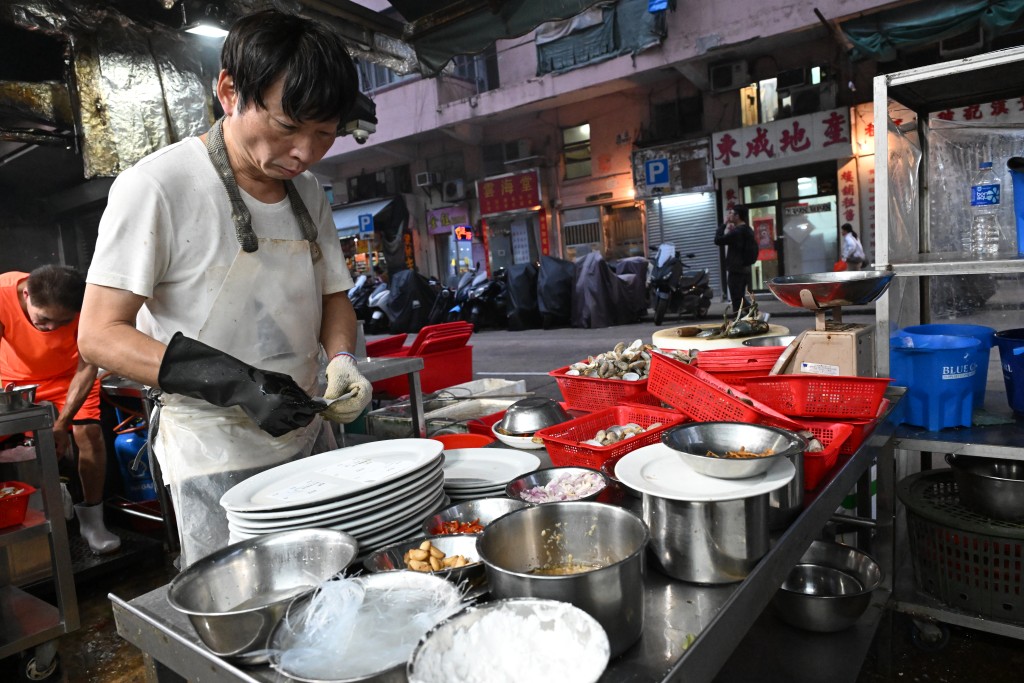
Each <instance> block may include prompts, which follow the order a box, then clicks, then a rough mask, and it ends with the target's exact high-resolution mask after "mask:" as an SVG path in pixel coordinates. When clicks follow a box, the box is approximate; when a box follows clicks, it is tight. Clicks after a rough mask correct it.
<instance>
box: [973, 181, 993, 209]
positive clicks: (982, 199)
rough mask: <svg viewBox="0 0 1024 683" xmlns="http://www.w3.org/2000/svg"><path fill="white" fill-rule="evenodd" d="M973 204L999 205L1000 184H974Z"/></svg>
mask: <svg viewBox="0 0 1024 683" xmlns="http://www.w3.org/2000/svg"><path fill="white" fill-rule="evenodd" d="M971 206H999V185H972V186H971Z"/></svg>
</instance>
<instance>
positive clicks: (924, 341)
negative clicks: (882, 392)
mask: <svg viewBox="0 0 1024 683" xmlns="http://www.w3.org/2000/svg"><path fill="white" fill-rule="evenodd" d="M889 342H890V347H889V369H890V373H889V374H890V375H892V381H893V384H898V385H902V386H905V387H907V393H906V395H905V396H904V397H903V399H902V400H901V401H900V405H901V406H902V407H903V410H902V421H903V422H906V423H907V424H912V425H918V426H921V427H925V428H926V429H928V430H930V431H938V430H940V429H945V428H946V427H970V426H971V408H972V402H973V393H974V392H973V390H974V378H975V375H977V373H978V372H982V371H984V372H986V373H987V366H986V368H985V370H982V369H980V368H979V367H978V365H977V349H978V346H979V345H980V344H981V342H980V341H978V340H977V339H974V338H972V337H953V336H949V335H930V334H929V335H919V334H910V333H907V332H906V331H904V330H899V331H897V332H896V334H894V335H893V336H892V337H891V338H890V340H889Z"/></svg>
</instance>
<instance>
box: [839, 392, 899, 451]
mask: <svg viewBox="0 0 1024 683" xmlns="http://www.w3.org/2000/svg"><path fill="white" fill-rule="evenodd" d="M888 409H889V399H887V398H883V399H882V403H881V404H880V405H879V406H878V415H877V416H876V417H875V418H873V419H871V420H847V421H846V424H848V425H850V426H851V427H853V431H852V432H851V433H850V436H849V437H847V439H846V441H844V442H843V445H842V446H841V447H840V448H839V454H840V455H853V454H854V453H856V452H857V449H858V448H860V445H861V444H862V443H864V439H866V438H868V437H869V436H871V432H873V431H875V427H877V426H878V421H879V420H880V419H882V418H881V416H882V415H884V414H885V411H886V410H888Z"/></svg>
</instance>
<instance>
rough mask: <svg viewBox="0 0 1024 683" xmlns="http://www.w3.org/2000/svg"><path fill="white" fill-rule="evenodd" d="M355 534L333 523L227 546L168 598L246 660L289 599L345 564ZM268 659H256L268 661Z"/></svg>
mask: <svg viewBox="0 0 1024 683" xmlns="http://www.w3.org/2000/svg"><path fill="white" fill-rule="evenodd" d="M358 552H359V543H358V541H356V539H355V538H353V537H352V536H350V535H349V534H346V533H344V532H342V531H335V530H333V529H299V530H296V531H282V532H279V533H275V534H266V535H263V536H258V537H256V538H252V539H248V540H245V541H240V542H238V543H234V544H232V545H229V546H228V547H226V548H222V549H221V550H218V551H216V552H214V553H212V554H210V555H207V556H206V557H204V558H202V559H201V560H199V561H198V562H196V563H194V564H193V565H191V566H190V567H188V568H187V569H186V570H185V571H183V572H182V573H180V574H178V575H177V576H176V577H174V579H172V580H171V583H170V585H169V586H168V589H167V601H168V602H169V603H170V604H171V606H172V607H174V608H175V609H176V610H178V611H179V612H182V613H184V614H186V615H187V616H188V618H189V621H191V622H192V626H193V628H195V630H196V633H198V634H199V638H200V639H201V640H202V641H203V643H204V644H205V645H206V647H208V648H209V649H210V651H211V652H213V653H214V654H216V655H218V656H221V657H232V658H236V659H240V660H244V656H245V655H246V653H249V652H252V651H253V650H262V649H263V648H265V647H266V646H267V640H268V638H269V637H270V634H271V632H272V631H273V630H274V627H275V626H276V625H277V622H278V621H280V619H281V617H283V616H284V613H285V611H286V610H287V609H288V605H289V604H291V602H292V601H293V600H294V599H295V598H298V597H300V596H303V595H307V594H309V593H311V592H312V591H313V590H314V589H315V588H316V587H317V586H318V585H319V584H320V583H322V582H323V581H326V580H327V579H330V578H331V577H333V576H336V575H337V574H340V573H341V572H343V571H345V569H346V568H347V567H348V566H349V565H350V564H351V563H352V560H354V559H355V557H356V554H357V553H358ZM264 659H265V657H263V658H260V657H257V658H256V659H253V660H251V662H252V663H257V662H260V661H264Z"/></svg>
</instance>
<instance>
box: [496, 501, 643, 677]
mask: <svg viewBox="0 0 1024 683" xmlns="http://www.w3.org/2000/svg"><path fill="white" fill-rule="evenodd" d="M649 540H650V534H649V533H648V531H647V525H646V524H644V523H643V521H641V520H640V518H639V517H637V516H636V515H634V514H633V513H631V512H629V511H627V510H625V509H623V508H620V507H615V506H614V505H603V504H601V503H577V502H570V503H550V504H547V505H535V506H533V507H529V508H524V509H522V510H517V511H516V512H513V513H511V514H508V515H505V516H504V517H501V518H500V519H496V520H494V522H492V523H491V524H490V525H488V526H487V528H485V529H484V531H483V533H482V534H480V536H479V537H478V538H477V550H478V551H479V552H480V559H481V560H483V562H484V566H485V567H486V568H487V582H488V584H489V585H490V587H491V594H492V595H493V596H494V597H496V598H547V599H550V600H561V601H562V602H569V603H572V604H573V605H576V606H577V607H579V608H580V609H582V610H583V611H585V612H587V613H588V614H590V615H591V616H592V617H594V618H595V619H597V621H598V622H599V623H600V624H601V626H603V627H604V630H605V631H606V632H607V633H608V641H609V643H610V645H611V656H612V657H616V656H618V655H620V654H622V652H624V651H625V650H626V649H627V648H628V647H629V646H630V645H632V644H633V643H634V642H636V640H637V639H638V638H639V637H640V634H641V632H642V631H643V622H644V551H645V548H646V547H647V543H648V541H649ZM570 562H571V563H572V564H574V565H585V566H586V565H591V566H597V567H599V568H597V569H591V570H590V571H585V572H582V573H579V574H561V575H551V574H535V573H532V572H534V571H536V570H537V569H545V568H552V567H564V566H565V565H568V564H569V563H570Z"/></svg>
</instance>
